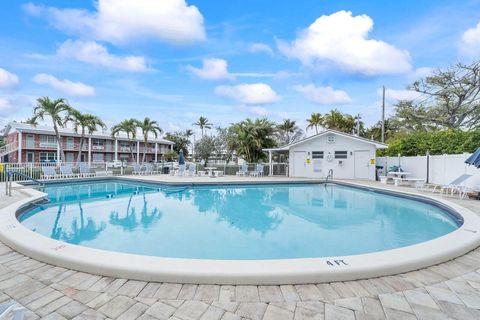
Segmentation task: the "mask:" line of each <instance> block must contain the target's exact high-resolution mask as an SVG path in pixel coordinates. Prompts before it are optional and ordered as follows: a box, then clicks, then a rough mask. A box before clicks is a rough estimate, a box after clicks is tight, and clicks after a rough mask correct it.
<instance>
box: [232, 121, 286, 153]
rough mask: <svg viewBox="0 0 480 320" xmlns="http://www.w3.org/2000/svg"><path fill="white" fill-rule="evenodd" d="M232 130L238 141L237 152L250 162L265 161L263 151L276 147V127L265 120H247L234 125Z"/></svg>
mask: <svg viewBox="0 0 480 320" xmlns="http://www.w3.org/2000/svg"><path fill="white" fill-rule="evenodd" d="M232 130H233V132H234V133H235V135H236V139H237V146H236V152H237V154H238V155H239V156H242V157H243V158H244V159H245V160H247V161H248V162H258V161H260V160H262V159H265V153H264V152H263V149H265V148H273V147H275V146H276V143H275V135H276V133H277V129H276V126H275V124H274V123H273V122H271V121H269V120H267V119H265V118H263V119H256V120H255V121H252V120H251V119H245V120H243V121H241V122H239V123H236V124H234V125H233V128H232Z"/></svg>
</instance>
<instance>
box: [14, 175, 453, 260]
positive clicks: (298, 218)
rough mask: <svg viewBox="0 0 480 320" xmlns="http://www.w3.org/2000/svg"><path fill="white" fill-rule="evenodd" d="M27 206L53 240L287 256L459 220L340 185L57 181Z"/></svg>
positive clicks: (188, 253) (144, 249)
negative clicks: (44, 200)
mask: <svg viewBox="0 0 480 320" xmlns="http://www.w3.org/2000/svg"><path fill="white" fill-rule="evenodd" d="M45 191H46V192H47V193H48V194H49V198H50V200H51V202H50V204H48V205H45V206H43V207H39V208H36V209H34V210H32V211H31V212H29V213H27V214H25V215H22V216H21V217H20V219H21V220H22V223H23V224H24V225H26V226H27V227H29V228H31V229H32V230H35V232H38V233H40V234H43V235H46V236H50V237H51V238H53V239H58V240H63V241H66V242H69V243H73V244H81V245H84V246H89V247H93V248H99V249H104V250H113V251H120V252H128V253H135V254H144V255H154V256H155V255H157V256H167V257H179V258H204V259H281V258H302V257H319V256H332V255H339V256H344V255H351V254H359V253H367V252H373V251H379V250H387V249H392V248H398V247H402V246H407V245H412V244H415V243H419V242H422V241H426V240H430V239H433V238H435V237H439V236H441V235H444V234H446V233H448V232H451V231H453V230H455V229H456V228H457V226H456V224H455V222H454V221H453V220H452V219H451V218H450V217H449V216H448V215H447V214H446V213H445V212H443V211H442V210H441V209H439V208H436V207H434V206H431V205H429V204H425V203H421V202H418V201H412V200H408V199H403V198H397V197H391V196H386V195H381V194H378V193H375V192H369V191H364V190H358V189H354V188H349V187H343V186H336V185H333V184H332V185H328V186H324V185H316V184H305V185H298V184H297V185H269V186H248V185H237V186H194V187H192V186H189V187H185V186H175V187H174V186H171V187H165V186H163V187H159V188H157V187H156V186H154V187H152V186H149V185H139V184H134V183H130V182H129V183H127V182H95V183H94V184H89V183H83V184H68V185H50V186H47V187H46V189H45Z"/></svg>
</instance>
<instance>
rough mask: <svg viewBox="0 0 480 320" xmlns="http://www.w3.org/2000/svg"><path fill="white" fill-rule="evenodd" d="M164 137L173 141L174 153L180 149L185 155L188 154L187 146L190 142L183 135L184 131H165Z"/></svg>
mask: <svg viewBox="0 0 480 320" xmlns="http://www.w3.org/2000/svg"><path fill="white" fill-rule="evenodd" d="M165 139H167V140H170V141H172V142H173V143H174V145H173V151H175V153H176V154H179V153H180V150H183V154H184V155H185V156H188V155H189V152H188V146H189V145H190V144H191V142H190V140H189V139H188V138H187V136H186V135H185V132H167V133H166V134H165Z"/></svg>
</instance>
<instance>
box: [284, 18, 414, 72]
mask: <svg viewBox="0 0 480 320" xmlns="http://www.w3.org/2000/svg"><path fill="white" fill-rule="evenodd" d="M372 28H373V21H372V19H371V18H370V17H369V16H367V15H360V16H352V13H351V12H348V11H338V12H336V13H333V14H331V15H324V16H321V17H319V18H318V19H317V20H316V21H315V22H314V23H312V24H311V25H310V26H309V27H308V28H307V29H305V30H303V31H302V32H301V33H300V34H299V36H298V37H297V38H296V39H295V40H294V41H292V42H291V43H290V44H289V43H286V42H283V41H279V42H278V47H279V50H280V51H281V52H282V53H283V54H285V55H286V56H288V57H291V58H296V59H299V60H300V61H301V62H302V63H303V64H304V65H306V66H315V65H318V64H320V63H322V62H330V63H334V64H336V65H338V66H340V67H341V68H343V69H344V70H346V71H348V72H355V73H361V74H365V75H378V74H396V73H405V72H408V71H409V70H410V69H411V65H410V55H409V53H408V52H407V51H405V50H399V49H397V48H395V47H394V46H392V45H390V44H388V43H386V42H384V41H380V40H374V39H369V38H368V33H369V32H370V31H371V30H372Z"/></svg>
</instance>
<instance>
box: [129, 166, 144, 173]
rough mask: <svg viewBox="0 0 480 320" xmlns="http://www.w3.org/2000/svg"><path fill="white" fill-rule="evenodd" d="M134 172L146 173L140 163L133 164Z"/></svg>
mask: <svg viewBox="0 0 480 320" xmlns="http://www.w3.org/2000/svg"><path fill="white" fill-rule="evenodd" d="M132 173H133V174H144V171H143V170H142V166H141V165H139V164H134V165H133V171H132Z"/></svg>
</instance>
